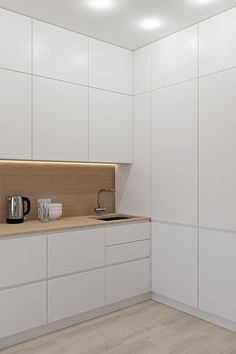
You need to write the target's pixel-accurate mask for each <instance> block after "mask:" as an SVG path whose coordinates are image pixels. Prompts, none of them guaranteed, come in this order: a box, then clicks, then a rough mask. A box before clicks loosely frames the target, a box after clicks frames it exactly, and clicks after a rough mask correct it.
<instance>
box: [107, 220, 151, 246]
mask: <svg viewBox="0 0 236 354" xmlns="http://www.w3.org/2000/svg"><path fill="white" fill-rule="evenodd" d="M150 225H151V223H150V222H140V223H137V224H133V223H132V224H127V225H120V226H112V227H107V228H106V245H107V246H111V245H117V244H119V243H126V242H133V241H140V240H147V239H149V238H150V227H151V226H150Z"/></svg>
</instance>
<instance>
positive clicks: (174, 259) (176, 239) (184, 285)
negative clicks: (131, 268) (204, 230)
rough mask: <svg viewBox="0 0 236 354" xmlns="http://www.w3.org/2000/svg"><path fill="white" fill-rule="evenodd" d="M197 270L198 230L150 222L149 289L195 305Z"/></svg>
mask: <svg viewBox="0 0 236 354" xmlns="http://www.w3.org/2000/svg"><path fill="white" fill-rule="evenodd" d="M197 273H198V235H197V230H196V229H194V228H191V227H187V226H178V225H167V224H160V223H155V222H154V223H152V291H153V292H154V293H156V294H160V295H163V296H166V297H168V298H170V299H173V300H176V301H179V302H182V303H184V304H187V305H190V306H197V293H198V290H197V276H198V275H197Z"/></svg>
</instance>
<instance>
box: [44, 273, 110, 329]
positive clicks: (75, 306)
mask: <svg viewBox="0 0 236 354" xmlns="http://www.w3.org/2000/svg"><path fill="white" fill-rule="evenodd" d="M104 305H105V268H103V269H99V270H94V271H90V272H85V273H81V274H75V275H71V276H67V277H62V278H58V279H54V280H50V281H49V282H48V320H49V322H53V321H57V320H61V319H63V318H66V317H71V316H75V315H77V314H80V313H83V312H86V311H90V310H93V309H95V308H98V307H102V306H104Z"/></svg>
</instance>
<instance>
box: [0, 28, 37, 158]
mask: <svg viewBox="0 0 236 354" xmlns="http://www.w3.org/2000/svg"><path fill="white" fill-rule="evenodd" d="M0 26H1V25H0ZM0 97H1V105H0V123H1V129H0V158H1V159H22V160H29V159H31V78H30V76H29V75H26V74H21V73H18V72H13V71H8V70H3V69H0Z"/></svg>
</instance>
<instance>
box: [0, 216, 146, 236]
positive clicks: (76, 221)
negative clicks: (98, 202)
mask: <svg viewBox="0 0 236 354" xmlns="http://www.w3.org/2000/svg"><path fill="white" fill-rule="evenodd" d="M118 215H119V216H127V217H129V219H124V220H116V221H108V222H107V221H102V220H98V219H97V216H94V215H91V216H75V217H67V218H61V219H59V220H55V221H49V222H40V221H38V220H34V221H25V222H24V223H23V224H16V225H10V224H0V237H8V236H20V235H21V236H22V235H32V234H40V233H47V232H53V231H61V230H70V229H71V230H72V229H83V228H90V227H98V226H101V227H104V226H107V225H113V226H114V225H120V224H124V223H126V224H127V223H131V222H140V221H151V219H150V218H149V217H143V216H133V215H126V214H109V216H118ZM106 216H108V215H103V216H101V217H106Z"/></svg>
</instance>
